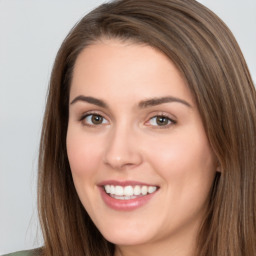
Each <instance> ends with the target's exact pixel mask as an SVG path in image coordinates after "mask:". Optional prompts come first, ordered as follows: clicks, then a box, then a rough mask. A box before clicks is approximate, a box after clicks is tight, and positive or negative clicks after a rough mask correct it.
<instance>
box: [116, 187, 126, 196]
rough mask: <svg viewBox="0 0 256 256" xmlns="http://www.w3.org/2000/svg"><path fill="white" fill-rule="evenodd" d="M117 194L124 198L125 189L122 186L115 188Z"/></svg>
mask: <svg viewBox="0 0 256 256" xmlns="http://www.w3.org/2000/svg"><path fill="white" fill-rule="evenodd" d="M115 194H116V195H117V196H123V195H124V189H123V187H121V186H116V188H115Z"/></svg>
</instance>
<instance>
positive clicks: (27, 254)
mask: <svg viewBox="0 0 256 256" xmlns="http://www.w3.org/2000/svg"><path fill="white" fill-rule="evenodd" d="M39 255H40V250H38V249H34V250H28V251H20V252H14V253H9V254H5V255H2V256H39Z"/></svg>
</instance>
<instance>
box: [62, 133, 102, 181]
mask: <svg viewBox="0 0 256 256" xmlns="http://www.w3.org/2000/svg"><path fill="white" fill-rule="evenodd" d="M66 143H67V154H68V160H69V164H70V168H71V172H72V175H73V177H74V176H76V177H79V178H82V177H84V176H86V177H87V176H90V175H91V174H92V173H94V171H95V170H96V169H97V164H98V163H99V159H100V155H101V152H100V150H99V149H100V148H101V147H100V146H101V145H98V144H99V143H97V140H95V139H93V138H88V137H86V136H84V135H83V136H81V134H80V133H79V131H76V130H72V129H69V130H68V133H67V141H66ZM74 178H75V177H74Z"/></svg>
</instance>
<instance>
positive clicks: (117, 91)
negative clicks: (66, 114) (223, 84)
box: [70, 40, 191, 99]
mask: <svg viewBox="0 0 256 256" xmlns="http://www.w3.org/2000/svg"><path fill="white" fill-rule="evenodd" d="M78 94H86V95H89V96H92V95H93V96H95V94H97V96H98V97H99V98H102V97H104V98H108V97H111V98H113V97H117V98H127V97H129V96H131V97H133V98H134V99H136V98H137V97H141V96H143V97H145V98H147V97H152V96H153V95H154V96H155V97H162V96H165V95H169V94H170V95H172V94H173V95H172V96H176V97H181V96H182V97H185V98H191V95H190V92H189V90H188V87H187V85H186V82H185V81H184V79H183V78H182V76H181V74H180V73H179V71H178V70H177V68H176V67H175V65H174V64H173V63H172V61H171V60H170V59H169V58H167V57H166V56H165V55H164V54H163V53H161V52H160V51H158V50H157V49H155V48H153V47H151V46H148V45H143V44H136V43H130V42H120V41H117V40H106V41H100V42H97V43H95V44H92V45H90V46H88V47H86V48H85V49H84V50H83V51H82V52H81V53H80V54H79V56H78V58H77V60H76V63H75V66H74V71H73V79H72V82H71V91H70V96H71V98H72V97H75V96H77V95H78Z"/></svg>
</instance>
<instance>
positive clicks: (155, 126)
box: [79, 112, 177, 129]
mask: <svg viewBox="0 0 256 256" xmlns="http://www.w3.org/2000/svg"><path fill="white" fill-rule="evenodd" d="M90 116H91V117H93V116H95V117H100V118H102V120H106V121H107V119H106V118H105V117H103V116H102V115H101V114H99V113H97V112H90V113H86V114H84V115H82V116H81V118H80V119H79V121H80V122H82V124H83V125H84V126H89V127H95V128H96V127H97V126H101V125H105V124H106V123H107V122H108V121H107V122H104V121H103V122H104V123H99V124H90V123H88V122H86V123H85V122H84V120H86V118H88V117H90ZM155 118H163V119H166V120H167V122H168V124H164V125H151V124H150V121H151V120H153V119H155ZM156 122H157V121H155V123H156ZM176 123H177V121H175V120H173V119H172V118H171V117H170V116H169V115H167V114H165V113H160V114H156V115H154V116H152V117H151V118H149V119H148V121H147V122H146V123H145V124H146V125H147V126H152V127H153V128H155V129H156V128H158V129H166V128H169V127H170V126H172V125H175V124H176Z"/></svg>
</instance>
